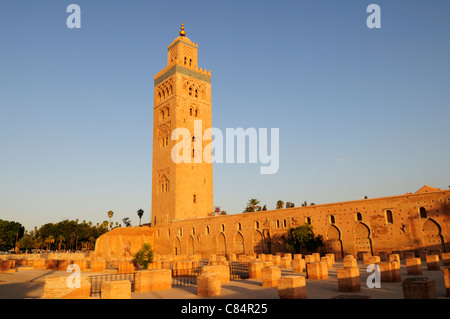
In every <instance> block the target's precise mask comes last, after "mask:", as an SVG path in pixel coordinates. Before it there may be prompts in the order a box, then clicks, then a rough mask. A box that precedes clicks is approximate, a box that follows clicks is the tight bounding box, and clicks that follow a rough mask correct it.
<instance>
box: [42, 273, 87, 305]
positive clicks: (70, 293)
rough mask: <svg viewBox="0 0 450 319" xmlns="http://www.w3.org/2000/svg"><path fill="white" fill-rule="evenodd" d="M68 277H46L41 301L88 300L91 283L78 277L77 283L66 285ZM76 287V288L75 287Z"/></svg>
mask: <svg viewBox="0 0 450 319" xmlns="http://www.w3.org/2000/svg"><path fill="white" fill-rule="evenodd" d="M68 278H70V277H69V276H58V277H55V276H46V277H45V284H44V293H43V295H42V296H41V298H42V299H89V298H90V296H91V283H90V281H89V278H87V277H80V278H79V282H78V283H77V282H76V281H74V282H70V283H68ZM78 284H79V285H78ZM77 286H78V287H77Z"/></svg>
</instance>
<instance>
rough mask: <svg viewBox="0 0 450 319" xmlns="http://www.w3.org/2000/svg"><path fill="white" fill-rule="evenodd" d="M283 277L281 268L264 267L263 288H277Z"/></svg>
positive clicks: (262, 272)
mask: <svg viewBox="0 0 450 319" xmlns="http://www.w3.org/2000/svg"><path fill="white" fill-rule="evenodd" d="M280 277H281V268H280V267H278V266H271V267H264V268H263V269H262V270H261V279H262V286H263V287H277V286H278V280H279V279H280Z"/></svg>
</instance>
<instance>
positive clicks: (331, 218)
mask: <svg viewBox="0 0 450 319" xmlns="http://www.w3.org/2000/svg"><path fill="white" fill-rule="evenodd" d="M330 223H331V224H334V223H336V219H335V218H334V215H330Z"/></svg>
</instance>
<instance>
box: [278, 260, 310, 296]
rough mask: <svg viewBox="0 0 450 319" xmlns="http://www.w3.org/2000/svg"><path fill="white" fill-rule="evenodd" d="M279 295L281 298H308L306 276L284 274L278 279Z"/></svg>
mask: <svg viewBox="0 0 450 319" xmlns="http://www.w3.org/2000/svg"><path fill="white" fill-rule="evenodd" d="M294 260H295V259H294ZM278 296H279V297H280V299H306V278H305V277H304V276H282V277H281V278H280V279H279V280H278Z"/></svg>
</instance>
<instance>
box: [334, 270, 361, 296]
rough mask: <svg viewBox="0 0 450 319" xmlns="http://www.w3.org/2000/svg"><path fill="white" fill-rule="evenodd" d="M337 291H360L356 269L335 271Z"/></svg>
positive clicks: (359, 281)
mask: <svg viewBox="0 0 450 319" xmlns="http://www.w3.org/2000/svg"><path fill="white" fill-rule="evenodd" d="M337 279H338V289H339V291H341V292H354V291H360V290H361V280H360V277H359V268H358V267H348V268H338V269H337Z"/></svg>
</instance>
